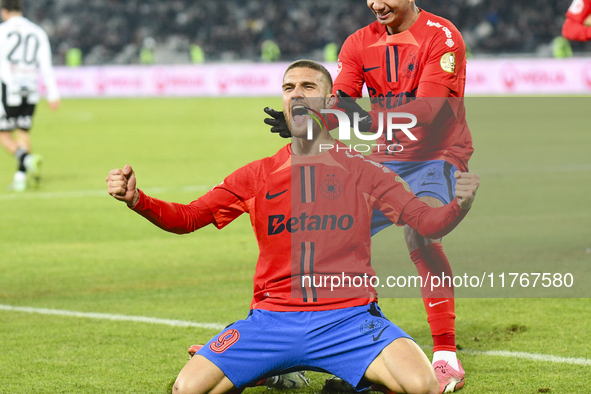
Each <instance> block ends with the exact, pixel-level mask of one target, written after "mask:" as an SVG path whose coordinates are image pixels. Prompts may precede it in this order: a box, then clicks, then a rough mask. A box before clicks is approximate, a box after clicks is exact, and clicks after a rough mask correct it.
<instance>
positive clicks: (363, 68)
mask: <svg viewBox="0 0 591 394" xmlns="http://www.w3.org/2000/svg"><path fill="white" fill-rule="evenodd" d="M380 67H381V66H377V67H370V68H365V67H364V66H361V69H362V70H363V72H364V73H368V72H370V71H371V70H375V69H376V68H380Z"/></svg>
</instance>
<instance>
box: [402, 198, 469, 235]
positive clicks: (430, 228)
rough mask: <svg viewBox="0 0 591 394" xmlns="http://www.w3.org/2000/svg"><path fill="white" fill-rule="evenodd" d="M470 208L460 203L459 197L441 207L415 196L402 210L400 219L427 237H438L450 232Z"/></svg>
mask: <svg viewBox="0 0 591 394" xmlns="http://www.w3.org/2000/svg"><path fill="white" fill-rule="evenodd" d="M468 211H469V210H468V209H462V208H460V206H459V205H458V202H457V198H454V199H453V201H452V202H450V203H449V204H447V205H444V206H442V207H439V208H432V207H430V206H428V205H427V204H425V203H424V202H422V201H421V200H419V199H418V198H415V199H413V200H411V201H410V202H409V203H408V204H406V206H405V207H404V209H403V211H402V215H400V219H401V221H402V222H404V223H405V224H408V225H409V226H411V227H412V228H414V229H415V230H417V231H418V232H419V234H421V235H422V236H423V237H425V238H431V239H437V238H441V237H443V236H444V235H447V234H449V233H450V232H451V231H452V230H453V229H454V228H456V226H457V225H458V224H460V222H461V221H462V219H464V217H465V216H466V214H467V213H468Z"/></svg>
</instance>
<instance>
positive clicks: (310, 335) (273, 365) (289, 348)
mask: <svg viewBox="0 0 591 394" xmlns="http://www.w3.org/2000/svg"><path fill="white" fill-rule="evenodd" d="M398 338H409V339H412V338H411V337H410V336H408V334H406V333H405V332H404V331H402V330H401V329H400V328H399V327H398V326H396V325H394V324H393V323H392V322H390V321H389V320H388V319H387V318H386V317H385V316H384V315H383V314H382V312H381V310H380V308H379V307H378V306H377V304H376V303H371V304H369V305H363V306H357V307H351V308H344V309H335V310H328V311H313V312H271V311H267V310H262V309H253V310H251V311H250V313H249V315H248V317H247V318H246V319H245V320H238V321H237V322H235V323H233V324H231V325H230V326H228V327H226V328H225V329H224V330H223V331H222V332H221V333H220V334H218V335H216V336H215V337H214V338H213V339H212V340H210V341H209V342H208V343H207V344H206V345H205V346H203V347H202V348H201V349H200V350H199V351H198V352H197V354H199V355H201V356H203V357H205V358H207V359H208V360H210V361H211V362H213V363H214V364H215V365H217V366H218V368H220V369H221V370H222V371H223V372H224V374H225V375H226V376H227V377H228V379H230V381H232V383H233V384H234V386H236V387H238V388H243V387H245V386H247V385H248V384H249V383H250V384H252V383H256V382H257V381H259V380H261V379H263V378H268V377H271V376H275V375H280V374H284V373H288V372H294V371H302V370H309V371H318V372H326V373H330V374H334V375H336V376H338V377H340V378H341V379H344V380H346V381H347V382H349V383H350V384H351V385H353V387H355V388H356V389H357V390H362V389H364V388H366V387H369V386H370V385H371V383H370V382H369V381H367V380H365V379H363V375H364V374H365V371H366V370H367V368H368V367H369V365H370V364H371V362H372V361H373V360H374V359H375V358H376V357H377V356H378V355H379V354H380V352H381V351H382V350H383V349H384V348H385V347H386V346H388V345H389V344H390V343H391V342H392V341H394V340H396V339H398Z"/></svg>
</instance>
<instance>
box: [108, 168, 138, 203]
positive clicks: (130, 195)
mask: <svg viewBox="0 0 591 394" xmlns="http://www.w3.org/2000/svg"><path fill="white" fill-rule="evenodd" d="M105 180H106V181H107V191H108V193H109V194H110V195H111V196H113V197H114V198H116V199H117V200H119V201H125V202H126V203H127V205H128V206H130V207H133V206H134V205H135V204H137V202H138V200H139V198H140V193H139V192H138V190H137V188H136V180H135V173H134V172H133V168H131V166H130V165H129V164H126V165H125V167H123V169H120V168H117V169H115V170H111V171H109V176H108V177H107V178H106V179H105Z"/></svg>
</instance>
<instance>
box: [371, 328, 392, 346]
mask: <svg viewBox="0 0 591 394" xmlns="http://www.w3.org/2000/svg"><path fill="white" fill-rule="evenodd" d="M388 327H390V326H386V327H384V328H383V329H382V331H380V333H379V334H378V336H377V337H376V336H375V335H373V341H374V342H376V341H377V340H378V339H380V337H381V336H382V334H383V333H384V331H385V330H386V328H388Z"/></svg>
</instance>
